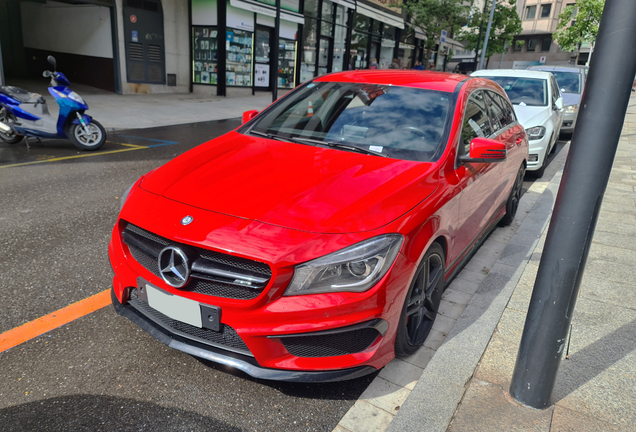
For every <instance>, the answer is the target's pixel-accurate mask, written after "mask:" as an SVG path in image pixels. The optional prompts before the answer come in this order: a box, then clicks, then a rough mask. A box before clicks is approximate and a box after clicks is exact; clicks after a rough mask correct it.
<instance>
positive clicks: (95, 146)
mask: <svg viewBox="0 0 636 432" xmlns="http://www.w3.org/2000/svg"><path fill="white" fill-rule="evenodd" d="M86 127H87V128H88V129H89V132H90V133H89V134H87V133H86V131H85V130H84V127H83V126H82V125H78V124H73V123H71V124H70V125H68V127H67V129H66V136H67V137H68V138H69V139H70V140H71V142H72V143H73V144H74V145H75V147H77V148H78V149H80V150H88V151H95V150H99V149H100V148H102V146H103V145H104V144H105V143H106V130H105V129H104V126H102V125H101V124H100V123H99V122H98V121H97V120H91V122H90V123H89V124H88V125H87V126H86Z"/></svg>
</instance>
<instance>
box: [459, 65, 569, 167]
mask: <svg viewBox="0 0 636 432" xmlns="http://www.w3.org/2000/svg"><path fill="white" fill-rule="evenodd" d="M471 76H478V77H483V78H488V79H491V80H493V81H495V82H496V83H497V84H499V85H500V86H501V87H502V88H503V89H504V90H505V91H506V94H507V95H508V98H510V102H512V105H513V107H514V110H515V114H516V115H517V119H518V120H519V123H521V125H522V126H523V127H524V128H525V130H526V133H527V134H528V142H529V144H530V148H529V149H528V153H529V155H528V167H527V170H528V171H531V172H533V174H534V175H535V176H536V177H541V176H542V175H543V172H544V171H545V161H546V158H547V156H548V154H550V153H551V152H552V151H553V150H554V149H555V148H556V142H557V140H558V138H559V133H560V131H561V125H562V124H563V117H564V114H565V113H564V109H563V98H562V97H561V92H560V90H559V86H558V84H557V82H556V80H555V79H554V76H553V75H552V74H551V73H550V72H540V71H529V70H517V69H497V70H489V69H484V70H480V71H477V72H473V73H472V74H471Z"/></svg>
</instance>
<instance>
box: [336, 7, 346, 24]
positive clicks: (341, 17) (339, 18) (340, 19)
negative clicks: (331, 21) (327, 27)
mask: <svg viewBox="0 0 636 432" xmlns="http://www.w3.org/2000/svg"><path fill="white" fill-rule="evenodd" d="M336 24H338V25H341V26H346V25H347V9H346V8H345V7H344V6H341V5H336Z"/></svg>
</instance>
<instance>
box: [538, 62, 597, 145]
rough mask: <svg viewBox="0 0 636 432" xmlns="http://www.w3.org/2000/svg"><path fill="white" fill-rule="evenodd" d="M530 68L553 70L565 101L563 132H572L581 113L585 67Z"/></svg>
mask: <svg viewBox="0 0 636 432" xmlns="http://www.w3.org/2000/svg"><path fill="white" fill-rule="evenodd" d="M528 69H530V70H540V71H547V72H552V75H554V77H555V78H556V80H557V83H559V88H560V89H561V95H562V96H563V100H564V102H565V118H564V119H563V125H561V133H563V134H572V133H573V132H574V127H575V126H576V117H577V116H578V114H579V105H580V104H581V97H582V96H583V89H584V88H585V79H586V77H587V75H586V74H585V68H584V67H581V66H532V67H530V68H528Z"/></svg>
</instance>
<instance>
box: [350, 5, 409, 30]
mask: <svg viewBox="0 0 636 432" xmlns="http://www.w3.org/2000/svg"><path fill="white" fill-rule="evenodd" d="M356 12H358V13H359V14H362V15H364V16H367V17H369V18H373V19H374V20H378V21H382V22H383V23H385V24H389V25H392V26H394V27H397V28H400V29H403V28H404V19H403V18H402V17H399V16H395V15H391V14H388V13H386V12H383V11H381V10H379V9H376V8H374V7H372V6H367V5H366V4H363V3H357V4H356Z"/></svg>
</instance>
